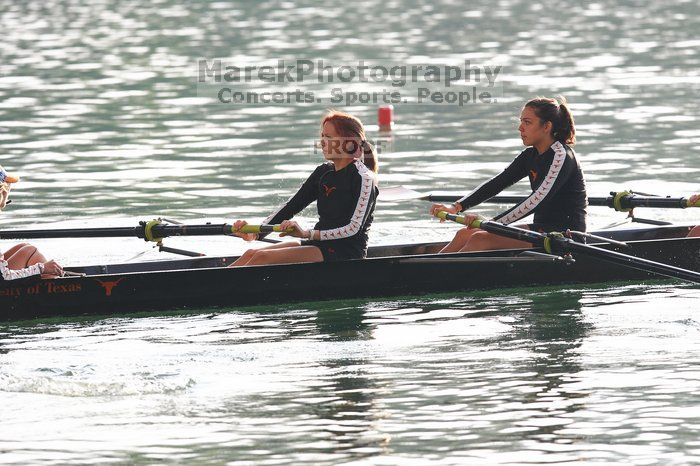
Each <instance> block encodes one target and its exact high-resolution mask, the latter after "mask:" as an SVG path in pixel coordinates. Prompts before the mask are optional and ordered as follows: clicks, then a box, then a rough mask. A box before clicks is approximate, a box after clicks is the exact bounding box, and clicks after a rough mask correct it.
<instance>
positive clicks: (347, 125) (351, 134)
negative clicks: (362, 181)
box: [321, 110, 379, 173]
mask: <svg viewBox="0 0 700 466" xmlns="http://www.w3.org/2000/svg"><path fill="white" fill-rule="evenodd" d="M327 122H330V123H331V124H332V125H333V127H334V128H335V130H336V131H337V132H338V134H339V135H340V136H341V137H343V138H348V139H349V142H348V146H349V147H348V152H349V153H353V152H355V151H356V150H357V144H359V145H360V147H362V153H363V154H364V157H363V159H362V161H363V162H364V164H365V165H366V166H367V168H369V169H370V170H372V171H373V172H374V173H377V172H378V171H379V162H378V161H377V153H376V152H375V151H374V148H373V147H372V144H370V143H369V142H367V136H366V135H365V127H364V126H363V125H362V122H361V121H360V119H359V118H357V117H354V116H352V115H350V114H349V113H345V112H339V111H337V110H330V111H328V113H326V114H325V115H323V118H322V119H321V130H323V125H325V124H326V123H327ZM343 147H345V145H344V146H343Z"/></svg>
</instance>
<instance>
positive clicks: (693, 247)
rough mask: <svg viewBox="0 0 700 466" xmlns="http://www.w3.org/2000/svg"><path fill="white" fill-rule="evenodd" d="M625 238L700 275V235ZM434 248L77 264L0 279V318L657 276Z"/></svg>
mask: <svg viewBox="0 0 700 466" xmlns="http://www.w3.org/2000/svg"><path fill="white" fill-rule="evenodd" d="M629 244H630V249H629V250H625V252H626V253H629V254H632V255H635V256H638V257H643V258H646V259H650V260H654V261H659V262H664V263H668V264H672V265H675V266H678V267H682V268H686V269H690V270H695V271H700V238H687V239H684V238H676V239H660V240H644V241H634V242H630V243H629ZM440 246H441V245H440V244H438V243H426V244H423V245H413V246H411V245H408V246H397V247H392V248H384V250H382V249H381V248H377V250H375V251H374V255H379V257H370V258H368V259H364V260H353V261H344V262H332V263H312V264H289V265H276V266H260V267H243V268H226V267H223V265H225V264H227V263H230V262H231V261H232V260H234V259H235V258H234V257H231V258H203V259H188V260H182V261H163V262H158V263H146V264H130V265H115V266H99V267H85V268H82V269H80V268H76V270H81V271H84V272H87V273H88V275H87V276H84V277H71V278H62V279H56V280H42V279H39V278H36V277H34V278H28V279H23V280H17V281H11V282H3V283H0V320H5V321H7V320H23V319H30V318H36V317H47V316H77V315H116V314H123V313H130V312H135V311H149V310H163V309H183V308H190V309H193V308H197V309H205V308H209V307H225V308H233V307H237V306H248V305H259V304H268V303H279V302H292V301H315V300H327V299H344V298H357V297H368V298H370V297H387V296H399V295H420V294H426V293H436V292H469V291H473V290H488V289H495V288H511V287H526V286H549V285H566V284H572V285H575V284H590V283H609V282H614V281H621V280H648V279H655V278H656V279H658V278H663V277H659V276H657V275H651V274H648V273H646V272H643V271H638V270H634V269H629V268H626V267H622V266H619V265H615V264H607V263H605V262H601V260H599V259H593V258H589V257H586V256H584V255H581V254H579V255H577V256H576V258H575V262H573V263H566V261H561V260H552V257H551V256H547V257H545V256H536V257H530V256H525V257H523V256H521V254H522V252H523V251H522V250H508V251H492V252H481V253H458V254H448V255H437V254H431V252H434V251H435V250H437V249H439V247H440ZM602 247H605V248H610V249H612V246H607V245H606V246H602ZM387 251H388V252H389V253H392V252H393V253H400V254H395V255H381V254H380V253H382V252H384V253H386V252H387ZM149 268H150V269H152V270H148V269H149ZM165 268H170V270H163V269H165Z"/></svg>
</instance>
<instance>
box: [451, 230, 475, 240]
mask: <svg viewBox="0 0 700 466" xmlns="http://www.w3.org/2000/svg"><path fill="white" fill-rule="evenodd" d="M475 232H476V230H472V229H469V228H462V229H461V230H459V231H458V232H457V234H456V235H455V239H457V240H461V241H467V240H468V239H469V238H470V237H471V236H472V235H473V234H474V233H475Z"/></svg>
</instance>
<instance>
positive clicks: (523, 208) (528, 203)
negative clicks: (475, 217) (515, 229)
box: [497, 141, 566, 225]
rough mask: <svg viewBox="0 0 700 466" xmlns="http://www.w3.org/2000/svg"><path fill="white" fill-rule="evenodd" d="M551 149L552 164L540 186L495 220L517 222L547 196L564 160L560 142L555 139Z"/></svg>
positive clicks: (564, 154) (564, 156)
mask: <svg viewBox="0 0 700 466" xmlns="http://www.w3.org/2000/svg"><path fill="white" fill-rule="evenodd" d="M552 149H554V158H553V159H552V165H550V167H549V171H548V172H547V176H545V177H544V180H542V183H541V184H540V186H539V187H538V188H537V189H536V190H535V191H534V192H533V193H532V194H530V196H529V197H528V198H527V199H525V200H524V201H523V202H521V203H520V204H519V205H517V206H516V207H515V208H513V210H511V211H510V212H509V213H508V215H506V216H505V217H503V218H499V219H498V220H497V221H499V222H501V223H503V224H505V225H508V224H509V223H513V222H517V221H518V220H520V219H521V218H524V217H527V216H528V215H530V214H531V213H532V211H533V210H535V207H537V206H538V205H539V204H540V202H542V200H543V199H544V198H545V197H547V195H548V194H549V192H550V191H551V190H552V186H554V182H555V181H556V180H557V176H559V173H560V172H561V169H562V167H563V166H564V162H565V161H566V149H564V146H563V145H562V143H561V142H559V141H556V142H555V143H554V144H552Z"/></svg>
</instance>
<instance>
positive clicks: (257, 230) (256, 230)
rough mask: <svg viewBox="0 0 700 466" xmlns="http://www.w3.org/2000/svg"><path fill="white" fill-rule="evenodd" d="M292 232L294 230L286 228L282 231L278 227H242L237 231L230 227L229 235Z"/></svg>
mask: <svg viewBox="0 0 700 466" xmlns="http://www.w3.org/2000/svg"><path fill="white" fill-rule="evenodd" d="M293 231H294V228H287V229H285V230H283V229H282V227H281V226H279V225H244V226H242V227H241V228H239V229H238V230H236V229H235V228H234V227H231V233H256V234H258V233H273V232H275V233H280V232H285V233H291V232H293Z"/></svg>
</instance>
